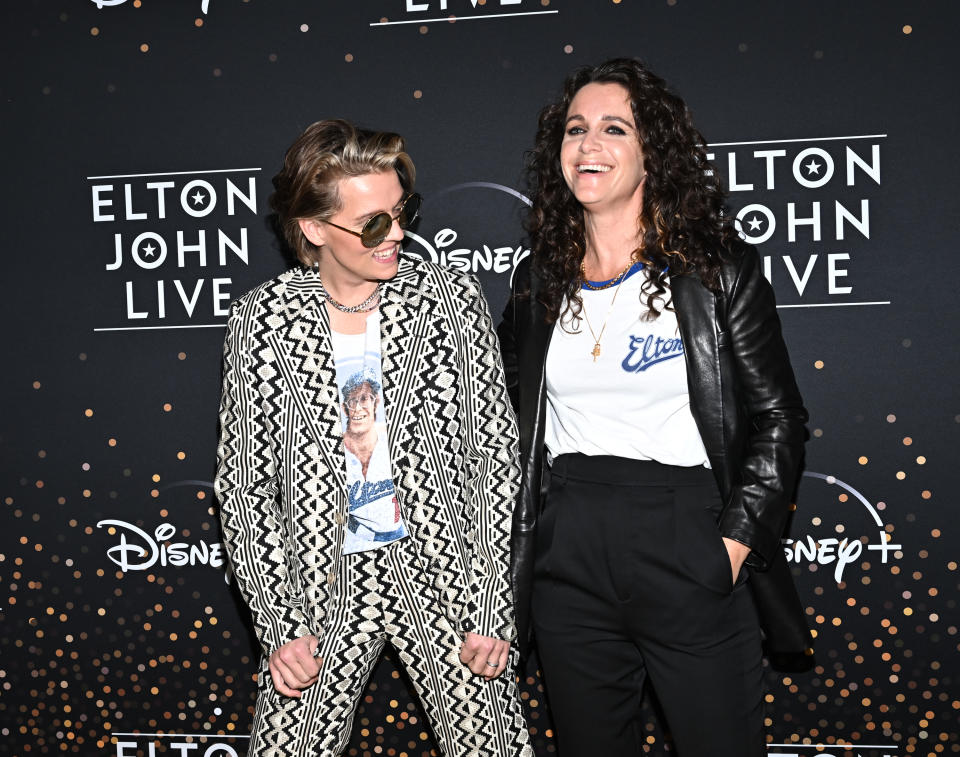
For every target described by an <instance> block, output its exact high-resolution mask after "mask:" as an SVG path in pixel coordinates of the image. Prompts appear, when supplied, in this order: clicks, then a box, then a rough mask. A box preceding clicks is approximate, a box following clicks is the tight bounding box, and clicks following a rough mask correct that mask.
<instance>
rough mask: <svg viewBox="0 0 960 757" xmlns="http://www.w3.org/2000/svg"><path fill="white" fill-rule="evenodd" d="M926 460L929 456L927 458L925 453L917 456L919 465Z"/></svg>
mask: <svg viewBox="0 0 960 757" xmlns="http://www.w3.org/2000/svg"><path fill="white" fill-rule="evenodd" d="M926 462H927V458H925V457H924V456H923V455H920V456H918V457H917V465H924V464H926Z"/></svg>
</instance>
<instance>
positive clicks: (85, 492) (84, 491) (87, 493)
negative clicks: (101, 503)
mask: <svg viewBox="0 0 960 757" xmlns="http://www.w3.org/2000/svg"><path fill="white" fill-rule="evenodd" d="M82 493H83V496H84V497H86V498H88V499H89V498H90V495H91V494H92V492H91V491H90V490H89V489H84V490H83V492H82Z"/></svg>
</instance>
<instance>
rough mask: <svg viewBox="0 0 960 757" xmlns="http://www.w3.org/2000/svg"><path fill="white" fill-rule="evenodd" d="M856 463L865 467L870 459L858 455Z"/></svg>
mask: <svg viewBox="0 0 960 757" xmlns="http://www.w3.org/2000/svg"><path fill="white" fill-rule="evenodd" d="M857 462H858V463H860V465H866V464H867V463H868V462H870V458H868V457H867V456H866V455H860V457H859V458H857Z"/></svg>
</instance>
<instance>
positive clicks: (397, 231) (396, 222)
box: [384, 216, 404, 242]
mask: <svg viewBox="0 0 960 757" xmlns="http://www.w3.org/2000/svg"><path fill="white" fill-rule="evenodd" d="M403 234H404V232H403V229H402V228H400V218H399V216H398V217H397V218H394V219H393V220H392V221H391V222H390V231H388V232H387V236H386V237H384V241H386V242H402V241H403Z"/></svg>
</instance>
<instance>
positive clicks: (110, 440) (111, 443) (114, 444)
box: [107, 437, 117, 447]
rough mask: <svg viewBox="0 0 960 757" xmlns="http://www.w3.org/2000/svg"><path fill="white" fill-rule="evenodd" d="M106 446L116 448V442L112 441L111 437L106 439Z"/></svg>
mask: <svg viewBox="0 0 960 757" xmlns="http://www.w3.org/2000/svg"><path fill="white" fill-rule="evenodd" d="M107 444H109V445H110V446H111V447H116V446H117V440H116V439H114V438H113V437H110V438H109V439H107Z"/></svg>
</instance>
